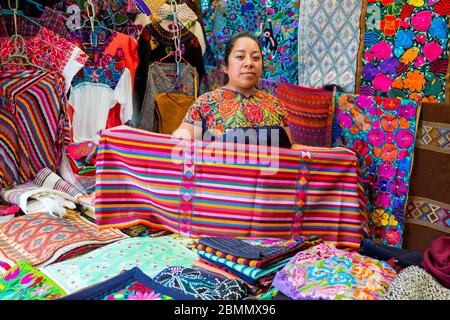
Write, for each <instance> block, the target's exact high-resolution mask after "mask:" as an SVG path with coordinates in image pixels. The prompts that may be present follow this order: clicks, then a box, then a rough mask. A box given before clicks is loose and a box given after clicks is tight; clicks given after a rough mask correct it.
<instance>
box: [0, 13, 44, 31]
mask: <svg viewBox="0 0 450 320" xmlns="http://www.w3.org/2000/svg"><path fill="white" fill-rule="evenodd" d="M3 15H7V16H14V15H15V16H16V17H21V18H23V19H25V20H27V21H28V22H31V23H33V24H35V25H36V26H38V27H39V28H42V26H41V25H40V24H39V23H38V22H37V21H36V20H33V19H31V18H30V17H28V16H26V15H25V14H24V13H23V12H22V11H20V10H17V9H16V10H10V9H3V10H2V11H0V16H3Z"/></svg>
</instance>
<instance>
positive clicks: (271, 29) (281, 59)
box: [203, 0, 300, 84]
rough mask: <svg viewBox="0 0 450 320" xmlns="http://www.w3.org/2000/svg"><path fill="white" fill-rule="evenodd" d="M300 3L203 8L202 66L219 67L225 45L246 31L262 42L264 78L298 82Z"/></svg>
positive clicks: (235, 1)
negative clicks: (236, 35)
mask: <svg viewBox="0 0 450 320" xmlns="http://www.w3.org/2000/svg"><path fill="white" fill-rule="evenodd" d="M299 6H300V1H298V0H296V1H290V0H279V1H259V0H247V1H244V0H228V1H222V0H214V1H212V3H211V4H210V6H208V7H207V8H205V10H204V12H203V17H204V18H203V19H204V23H205V38H206V39H207V45H208V49H207V50H206V53H205V64H206V65H208V66H219V65H220V64H221V63H222V62H223V59H224V56H223V53H224V52H225V43H226V42H227V40H228V39H229V38H230V37H231V36H232V35H233V34H235V33H237V32H241V31H244V30H245V31H249V32H251V33H253V34H254V35H256V36H257V37H258V39H259V42H260V43H261V47H262V51H263V55H264V74H263V76H262V77H263V78H264V79H272V80H275V81H280V82H287V83H294V84H295V83H297V82H298V65H297V58H298V41H297V32H298V15H299Z"/></svg>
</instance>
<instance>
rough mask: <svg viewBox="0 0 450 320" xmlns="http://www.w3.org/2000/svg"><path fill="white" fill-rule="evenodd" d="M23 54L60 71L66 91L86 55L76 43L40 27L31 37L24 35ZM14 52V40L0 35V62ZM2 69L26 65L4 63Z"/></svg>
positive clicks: (33, 61)
mask: <svg viewBox="0 0 450 320" xmlns="http://www.w3.org/2000/svg"><path fill="white" fill-rule="evenodd" d="M24 41H25V43H24V49H25V52H24V53H25V55H26V56H27V57H28V58H29V60H30V62H31V63H33V64H36V65H39V66H41V67H43V68H45V69H47V70H48V71H58V72H60V73H61V74H62V75H63V76H64V78H65V80H66V81H65V82H66V91H68V90H69V88H70V83H71V82H72V78H73V77H74V76H75V74H76V73H77V72H78V71H79V70H80V69H81V68H82V67H83V65H84V64H85V63H86V60H87V59H88V56H87V55H86V54H85V53H84V52H83V51H82V50H81V49H80V48H78V47H77V46H76V45H74V44H73V43H71V42H69V41H67V40H66V39H64V38H61V37H60V36H59V35H58V34H56V33H54V32H53V31H51V30H49V29H47V28H45V27H42V28H40V29H39V31H38V32H37V33H36V35H34V36H32V37H24ZM12 52H14V40H13V39H11V38H4V37H0V64H2V63H4V62H6V60H7V59H8V57H9V56H10V55H11V53H12ZM0 68H1V69H2V70H3V71H18V70H26V69H28V67H27V66H21V65H16V64H5V65H2V66H1V67H0Z"/></svg>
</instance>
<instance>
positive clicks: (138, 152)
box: [95, 126, 361, 247]
mask: <svg viewBox="0 0 450 320" xmlns="http://www.w3.org/2000/svg"><path fill="white" fill-rule="evenodd" d="M224 160H225V161H224ZM96 166H97V184H96V212H95V213H96V218H97V224H98V225H99V227H100V228H107V227H117V228H126V227H129V226H131V225H134V224H138V223H143V224H147V225H149V226H150V227H152V228H162V229H167V230H170V231H173V232H179V233H182V234H187V235H192V236H201V235H213V236H239V237H252V236H257V237H280V238H291V237H297V236H299V235H304V236H310V235H314V234H315V235H318V236H319V237H321V238H322V239H324V240H325V241H330V242H332V243H334V244H336V245H338V246H349V247H359V242H360V240H361V221H360V215H359V204H358V185H357V174H356V156H355V154H354V153H353V152H352V151H349V150H344V149H340V148H339V149H328V148H319V147H306V146H305V148H304V150H301V151H295V150H291V149H283V148H269V149H268V150H263V147H258V146H255V145H244V144H234V143H217V144H211V143H208V142H203V141H198V140H184V141H181V140H178V139H173V138H171V137H170V136H167V135H161V134H155V133H150V132H147V131H143V130H139V129H134V128H130V127H126V126H121V127H116V128H113V129H110V130H106V131H104V132H102V134H101V142H100V146H99V151H98V155H97V163H96Z"/></svg>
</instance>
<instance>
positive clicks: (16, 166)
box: [0, 58, 66, 189]
mask: <svg viewBox="0 0 450 320" xmlns="http://www.w3.org/2000/svg"><path fill="white" fill-rule="evenodd" d="M0 59H1V58H0ZM0 91H1V92H2V93H1V97H0V129H1V130H0V155H1V157H0V183H1V186H2V187H4V188H7V189H8V188H11V187H13V186H15V185H19V184H23V183H26V182H28V181H30V180H32V179H34V177H35V176H36V174H37V173H38V172H39V171H40V170H41V169H43V168H49V169H50V170H52V171H54V172H55V171H56V169H57V166H58V164H59V162H60V158H61V148H62V141H63V134H64V132H63V130H62V129H63V128H62V126H63V124H64V120H65V117H66V98H65V85H64V79H63V78H62V77H61V75H60V74H58V73H56V72H51V73H49V72H42V71H15V72H0Z"/></svg>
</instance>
